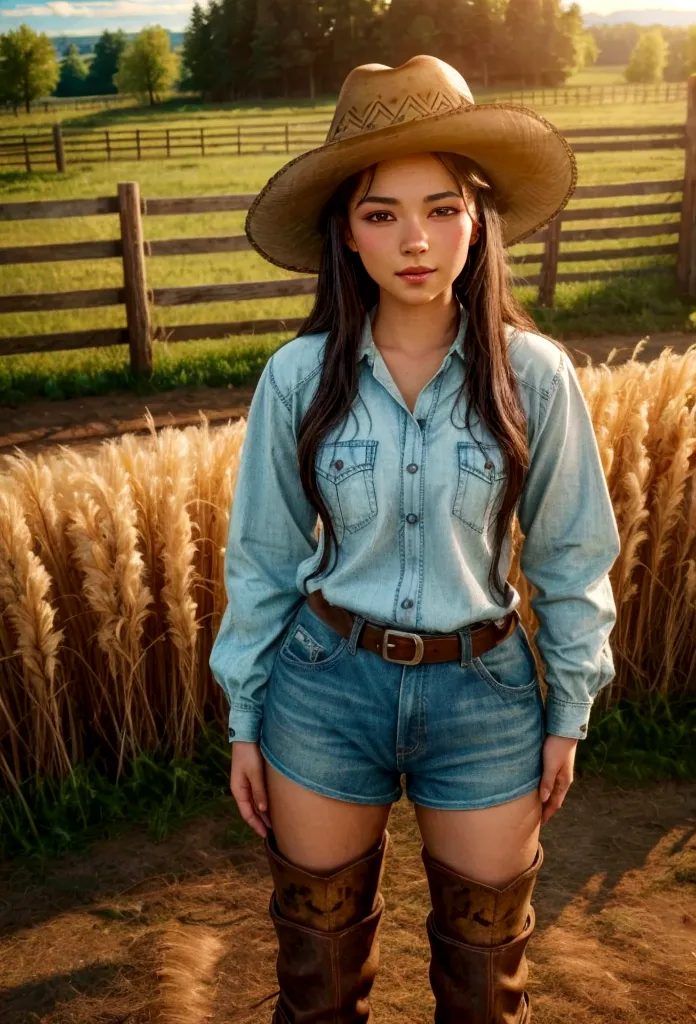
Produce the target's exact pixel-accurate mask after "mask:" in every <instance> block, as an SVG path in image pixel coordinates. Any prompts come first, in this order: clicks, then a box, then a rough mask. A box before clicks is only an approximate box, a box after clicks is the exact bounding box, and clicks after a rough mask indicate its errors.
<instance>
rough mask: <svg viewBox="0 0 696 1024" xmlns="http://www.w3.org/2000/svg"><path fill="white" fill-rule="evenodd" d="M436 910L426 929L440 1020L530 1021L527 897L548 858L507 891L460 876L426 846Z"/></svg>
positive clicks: (445, 1023) (447, 1023) (531, 921)
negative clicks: (526, 985)
mask: <svg viewBox="0 0 696 1024" xmlns="http://www.w3.org/2000/svg"><path fill="white" fill-rule="evenodd" d="M421 857H422V858H423V863H424V864H425V870H426V875H427V878H428V885H429V887H430V896H431V900H432V905H433V909H432V911H431V912H430V914H429V915H428V919H427V921H426V928H427V932H428V940H429V942H430V950H431V954H432V955H431V961H430V984H431V986H432V990H433V995H434V996H435V1006H436V1008H435V1024H464V1022H466V1024H531V1019H532V1011H531V1005H530V1001H529V993H528V992H526V991H525V988H524V986H525V984H526V982H527V975H528V971H529V966H528V964H527V960H526V957H525V947H526V945H527V943H528V941H529V939H530V936H531V935H532V932H533V931H534V926H535V914H534V908H533V907H532V905H531V903H530V899H531V895H532V890H533V889H534V885H535V883H536V876H537V874H538V872H539V868H540V867H541V865H542V863H543V861H544V851H543V849H542V846H541V843H539V844H538V848H537V852H536V857H535V859H534V861H533V863H532V864H531V865H530V867H528V868H527V870H526V871H523V872H522V873H521V874H520V875H518V876H517V878H515V879H513V881H512V882H510V884H509V885H507V886H506V887H505V888H504V889H497V888H495V887H494V886H490V885H484V884H483V883H481V882H476V881H475V880H474V879H472V878H467V877H466V876H465V875H459V874H457V873H456V872H455V871H452V870H450V868H447V867H445V865H444V864H441V863H439V861H436V860H435V859H434V858H433V857H431V856H430V854H429V853H428V851H427V850H426V848H425V846H423V848H422V850H421Z"/></svg>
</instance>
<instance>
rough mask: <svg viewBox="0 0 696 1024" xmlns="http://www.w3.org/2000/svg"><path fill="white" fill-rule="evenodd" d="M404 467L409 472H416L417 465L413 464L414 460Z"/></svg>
mask: <svg viewBox="0 0 696 1024" xmlns="http://www.w3.org/2000/svg"><path fill="white" fill-rule="evenodd" d="M406 469H407V470H408V471H409V473H416V472H417V471H418V466H417V465H416V464H415V462H409V464H408V466H407V467H406Z"/></svg>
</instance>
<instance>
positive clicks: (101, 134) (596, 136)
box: [0, 121, 685, 172]
mask: <svg viewBox="0 0 696 1024" xmlns="http://www.w3.org/2000/svg"><path fill="white" fill-rule="evenodd" d="M329 126H330V122H329V121H325V122H322V121H311V122H310V121H307V122H299V121H298V122H282V123H275V124H261V125H255V124H252V125H242V124H241V123H239V124H236V125H228V126H223V127H220V126H218V125H211V126H206V125H202V126H200V127H198V128H191V127H186V126H181V127H178V128H177V127H174V128H167V127H156V128H119V129H111V128H106V129H103V130H102V129H89V130H85V129H75V128H63V127H62V126H61V125H60V124H54V125H53V126H52V128H51V129H50V131H48V130H42V131H36V132H34V133H29V132H24V133H21V134H19V133H16V134H9V133H6V134H5V135H2V136H0V169H2V168H3V167H5V168H13V167H14V168H16V167H20V168H23V169H24V170H25V171H27V172H31V171H33V170H34V169H35V168H36V167H47V166H54V167H55V168H56V169H57V170H58V171H61V172H62V171H65V169H66V167H67V166H68V165H69V164H76V165H81V164H92V163H111V162H117V161H124V160H127V161H133V160H136V161H139V160H154V159H172V158H176V157H178V156H187V157H191V156H193V155H196V154H198V155H200V156H201V157H212V156H250V155H259V154H262V153H278V154H289V153H291V152H295V151H300V152H304V151H305V150H307V149H310V148H314V147H316V146H320V145H321V143H322V142H323V141H324V138H325V137H326V134H327V132H328V129H329ZM684 133H685V128H684V124H683V123H681V124H665V125H653V126H648V127H646V126H640V127H617V128H608V127H600V128H594V127H593V128H568V129H566V130H565V131H564V132H563V135H565V137H566V138H567V139H568V140H569V141H570V142H571V143H572V146H573V149H574V150H575V151H576V152H578V153H602V152H619V151H626V150H643V149H683V148H684V145H685V134H684Z"/></svg>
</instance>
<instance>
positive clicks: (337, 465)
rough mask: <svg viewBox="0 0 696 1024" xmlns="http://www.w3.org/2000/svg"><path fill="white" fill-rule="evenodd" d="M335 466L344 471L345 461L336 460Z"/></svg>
mask: <svg viewBox="0 0 696 1024" xmlns="http://www.w3.org/2000/svg"><path fill="white" fill-rule="evenodd" d="M334 466H335V467H336V469H343V459H336V461H335V462H334Z"/></svg>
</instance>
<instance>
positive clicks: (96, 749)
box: [0, 343, 696, 800]
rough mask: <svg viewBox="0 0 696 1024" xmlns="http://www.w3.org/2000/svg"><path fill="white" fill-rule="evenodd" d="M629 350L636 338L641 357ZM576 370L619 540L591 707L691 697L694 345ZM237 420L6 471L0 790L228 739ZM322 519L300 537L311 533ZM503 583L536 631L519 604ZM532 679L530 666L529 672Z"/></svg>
mask: <svg viewBox="0 0 696 1024" xmlns="http://www.w3.org/2000/svg"><path fill="white" fill-rule="evenodd" d="M641 344H642V343H641ZM639 349H640V346H637V348H636V350H635V351H634V358H632V359H631V360H629V361H628V362H626V363H624V364H621V365H612V355H611V354H610V356H609V359H608V361H607V362H606V363H601V364H597V365H593V364H591V363H588V365H587V366H584V367H579V368H578V377H579V379H580V382H581V385H582V388H583V392H584V394H585V396H586V399H587V402H588V405H589V407H590V410H591V412H592V417H593V423H594V426H595V431H596V436H597V439H598V442H599V447H600V450H601V454H602V461H603V466H604V471H605V474H606V478H607V482H608V485H609V490H610V493H611V496H612V500H613V503H614V507H615V510H616V516H617V520H618V523H619V529H620V533H621V539H622V547H621V554H620V556H619V558H618V559H617V561H616V563H615V565H614V567H613V570H612V584H613V588H614V594H615V597H616V603H617V608H618V621H617V624H616V628H615V630H614V633H613V648H614V653H615V661H616V668H617V674H616V678H615V680H614V681H613V683H612V684H611V685H610V686H608V687H606V688H605V690H604V691H602V693H601V695H600V696H599V697H598V699H597V706H598V707H600V708H602V709H603V710H604V709H607V708H608V707H609V706H610V705H612V704H613V703H614V702H615V701H616V700H617V699H618V698H619V697H628V698H630V699H641V698H644V697H647V696H648V695H650V696H654V695H660V696H662V697H664V698H666V699H668V700H671V699H677V698H681V697H683V696H684V695H685V694H686V693H688V692H691V693H693V692H694V690H695V689H696V688H695V686H694V681H695V680H696V495H695V494H694V468H695V465H696V462H695V459H696V456H695V454H694V452H695V450H696V422H695V413H694V393H695V391H696V344H695V345H693V346H691V348H689V349H688V350H687V352H686V353H684V354H683V355H675V354H674V353H673V352H672V351H671V349H669V348H666V349H664V350H663V352H662V354H661V355H660V357H659V358H658V359H655V360H653V361H652V362H648V363H642V362H639V361H637V359H635V356H636V355H637V353H638V351H639ZM245 427H246V422H245V420H244V419H241V420H237V421H235V422H230V423H228V424H227V425H224V426H221V427H218V428H212V427H210V425H209V424H208V422H207V420H206V418H205V416H204V415H201V422H200V425H198V426H192V427H187V428H185V429H176V428H173V427H167V428H165V429H163V430H161V431H159V432H156V431H155V429H154V424H153V423H152V420H150V433H149V435H146V436H145V437H138V436H135V435H126V436H125V437H123V438H121V439H118V440H114V441H108V442H105V443H103V444H102V445H101V446H99V448H98V449H96V452H94V453H91V454H84V453H81V452H80V451H79V450H70V449H68V448H62V449H55V450H51V451H50V452H49V453H47V454H38V455H35V456H28V455H26V454H24V453H21V452H17V453H16V454H14V455H12V456H9V457H6V460H5V465H4V467H3V470H2V473H0V778H1V779H2V787H3V788H5V789H6V790H8V791H9V790H14V791H15V794H16V795H17V797H18V798H19V799H20V800H21V789H20V783H21V782H23V781H24V780H27V779H28V778H30V777H39V776H44V777H49V778H56V779H58V778H65V777H67V776H69V775H70V773H71V771H72V770H73V769H74V768H75V766H76V765H77V764H79V763H80V762H83V761H84V760H85V759H87V758H90V757H92V756H93V755H95V754H98V756H99V757H100V758H101V759H102V760H103V762H104V763H105V764H106V765H107V766H108V768H109V770H110V771H111V772H112V774H113V776H114V777H115V778H116V779H118V778H119V776H120V775H121V774H122V773H123V771H124V766H125V765H126V764H129V763H130V762H131V761H132V760H133V759H134V758H135V757H136V756H137V755H138V754H139V753H141V752H146V751H150V752H162V753H166V754H168V755H172V756H182V757H189V756H191V754H192V753H193V750H194V743H195V740H196V737H197V735H198V733H199V730H200V728H201V727H202V726H203V725H204V724H207V725H209V724H213V725H219V727H220V730H221V731H224V730H225V721H226V717H227V703H226V700H225V698H224V695H223V693H222V691H221V689H220V688H219V687H218V686H217V684H216V683H215V682H214V681H213V679H212V677H211V675H210V671H209V668H208V657H209V653H210V647H211V644H212V640H213V637H214V635H215V633H216V631H217V629H218V626H219V623H220V618H221V615H222V612H223V610H224V605H225V600H226V598H225V592H224V586H223V560H224V547H225V542H226V535H227V526H228V521H229V511H230V507H231V503H232V500H233V497H234V489H235V482H236V477H237V470H238V465H239V455H240V450H241V446H242V443H243V439H244V431H245ZM318 528H319V524H318V526H317V530H318ZM521 540H522V536H521V533H520V531H519V526H518V524H517V523H515V529H514V533H513V562H512V569H511V573H510V579H511V582H512V583H513V584H514V585H515V586H516V587H517V589H518V590H519V591H520V594H521V597H522V606H521V610H522V614H523V618H524V619H525V621H526V624H527V625H528V627H529V630H530V633H532V634H533V633H534V630H535V628H536V623H535V621H534V617H533V614H532V613H531V610H530V608H529V597H530V596H531V594H532V593H533V592H532V590H531V588H530V587H528V585H527V583H526V581H525V580H524V578H523V577H522V576H521V574H520V571H519V553H520V543H521ZM540 667H542V669H543V666H540Z"/></svg>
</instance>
